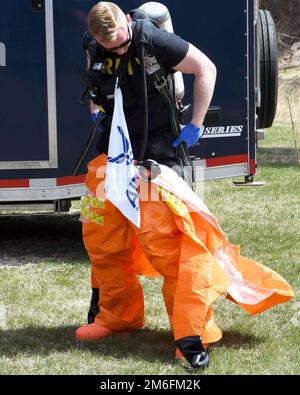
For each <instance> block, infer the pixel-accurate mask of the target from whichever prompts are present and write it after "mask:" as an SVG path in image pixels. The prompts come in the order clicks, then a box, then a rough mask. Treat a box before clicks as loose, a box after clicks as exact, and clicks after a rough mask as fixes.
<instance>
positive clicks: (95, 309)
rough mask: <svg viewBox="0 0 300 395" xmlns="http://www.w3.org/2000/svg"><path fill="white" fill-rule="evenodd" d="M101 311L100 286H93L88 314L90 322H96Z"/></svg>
mask: <svg viewBox="0 0 300 395" xmlns="http://www.w3.org/2000/svg"><path fill="white" fill-rule="evenodd" d="M99 311H100V310H99V288H92V297H91V303H90V309H89V312H88V316H87V320H88V324H92V323H93V322H95V318H96V315H97V314H98V313H99Z"/></svg>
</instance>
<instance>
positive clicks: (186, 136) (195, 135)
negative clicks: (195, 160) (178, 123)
mask: <svg viewBox="0 0 300 395" xmlns="http://www.w3.org/2000/svg"><path fill="white" fill-rule="evenodd" d="M203 132H204V126H203V125H202V126H200V128H197V127H196V126H195V125H193V124H192V123H188V124H187V125H185V127H184V128H183V129H182V130H181V133H180V135H179V136H178V137H177V139H176V140H175V141H174V142H173V144H172V147H173V148H177V147H178V145H179V144H181V143H185V144H186V146H187V148H190V147H191V146H192V145H195V144H196V143H197V141H198V140H199V139H200V138H201V137H202V135H203Z"/></svg>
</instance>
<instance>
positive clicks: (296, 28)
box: [260, 0, 300, 52]
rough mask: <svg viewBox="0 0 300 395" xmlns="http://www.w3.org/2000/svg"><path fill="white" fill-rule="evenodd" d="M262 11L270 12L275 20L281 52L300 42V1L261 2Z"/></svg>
mask: <svg viewBox="0 0 300 395" xmlns="http://www.w3.org/2000/svg"><path fill="white" fill-rule="evenodd" d="M260 9H265V10H269V11H270V12H271V14H272V16H273V18H274V20H275V23H276V27H277V32H278V42H279V48H280V51H281V52H283V51H286V50H289V49H290V47H291V45H293V44H294V43H295V42H298V41H299V42H300V0H261V1H260Z"/></svg>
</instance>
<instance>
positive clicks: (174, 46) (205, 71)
mask: <svg viewBox="0 0 300 395" xmlns="http://www.w3.org/2000/svg"><path fill="white" fill-rule="evenodd" d="M88 24H89V31H90V33H91V35H92V37H91V38H94V39H95V40H96V42H97V45H96V48H94V50H95V51H96V53H97V55H96V56H95V58H94V59H91V57H90V58H89V77H90V79H91V81H92V84H93V86H94V87H95V89H94V90H93V104H92V105H91V109H92V112H97V110H98V109H99V106H100V108H101V112H105V114H106V116H105V118H104V119H103V122H102V133H101V136H100V139H99V141H98V144H97V148H98V151H99V153H100V154H101V155H100V156H99V157H97V158H96V159H94V160H93V161H91V162H90V163H89V165H88V175H87V178H86V185H87V187H88V190H89V193H90V196H89V197H88V203H87V206H86V207H84V210H83V238H84V243H85V246H86V249H87V251H88V254H89V257H90V259H91V263H92V286H93V288H94V289H98V288H100V291H101V295H100V301H99V305H100V311H99V313H98V314H97V315H96V318H95V322H93V323H90V324H88V325H85V326H83V327H81V328H79V329H77V331H76V338H77V339H79V340H100V339H101V338H103V337H105V336H108V335H113V334H118V333H120V332H122V331H130V330H135V329H139V328H142V327H143V324H144V310H143V308H144V306H143V294H142V288H141V286H140V283H139V281H138V279H137V276H136V273H139V269H138V268H137V264H141V266H143V265H144V266H143V269H142V270H141V272H142V273H143V274H145V273H146V274H147V271H148V273H149V274H153V273H154V270H153V269H155V271H156V272H158V273H159V274H160V275H162V276H163V277H164V285H163V289H162V291H163V296H164V301H165V305H166V310H167V313H168V315H169V319H170V323H171V326H172V329H173V332H174V338H175V343H176V345H177V347H178V349H179V350H180V351H181V353H182V354H183V356H184V357H185V358H186V359H187V360H188V362H189V363H190V365H191V366H192V367H193V368H203V367H207V366H208V364H209V356H208V354H207V351H206V347H205V346H204V343H205V344H206V343H212V342H216V341H218V340H219V339H220V338H221V336H222V335H221V331H220V330H219V328H218V327H217V326H216V324H215V322H214V319H213V313H212V309H211V304H212V303H213V301H214V300H215V299H216V298H217V297H218V296H219V295H221V294H222V293H225V292H226V290H227V289H228V280H227V277H228V276H226V274H228V273H229V274H230V273H232V272H233V270H231V271H227V272H228V273H226V274H225V270H222V269H221V267H220V265H219V264H218V262H219V261H220V262H222V259H223V261H224V265H225V263H226V262H227V260H226V257H227V256H226V254H227V253H228V254H229V252H230V254H231V256H232V257H233V256H234V259H237V260H238V259H239V258H238V256H237V255H238V254H237V253H236V250H234V249H233V248H232V249H231V246H230V245H228V243H227V239H226V237H224V234H223V233H222V231H221V230H219V229H218V227H217V225H216V224H215V223H214V222H213V221H211V223H213V226H212V225H211V224H210V223H209V222H204V221H202V220H201V221H198V220H197V218H196V217H195V218H194V217H192V215H190V213H189V211H188V210H187V208H186V206H185V204H184V203H182V202H179V204H173V203H174V202H172V199H171V198H170V196H169V195H167V194H166V193H165V191H163V189H160V188H158V187H157V186H153V188H154V189H155V188H156V191H157V193H158V195H160V197H161V199H155V200H151V199H150V200H140V215H141V226H140V228H138V227H137V226H135V225H133V224H132V223H131V222H130V221H129V220H128V219H127V218H125V217H124V216H123V215H122V214H121V212H120V211H119V210H118V209H117V208H116V207H115V206H114V205H113V204H112V203H111V202H110V201H108V200H106V201H105V202H104V201H103V202H102V201H101V198H103V200H104V197H105V196H104V191H102V192H101V191H99V184H100V183H101V182H102V181H103V180H104V178H105V172H103V171H102V172H99V169H101V168H102V169H103V167H105V165H106V161H107V156H106V155H107V152H108V142H109V132H110V125H111V115H112V113H113V110H114V96H113V94H114V87H115V82H116V79H117V77H118V78H119V84H120V87H121V89H122V93H123V98H124V113H125V117H126V122H127V125H128V130H129V134H130V140H131V144H132V149H133V156H134V158H136V159H138V158H139V155H140V153H141V151H142V146H143V133H144V122H145V119H144V106H143V100H142V98H143V78H142V77H143V72H142V68H143V64H142V62H141V59H140V58H139V50H138V48H139V46H140V45H141V42H142V43H143V45H145V46H149V47H151V51H152V53H153V55H154V56H155V58H156V59H157V61H158V63H159V64H161V65H162V66H163V67H164V69H165V70H166V72H172V71H175V70H177V71H181V72H182V73H186V74H192V75H194V106H193V114H192V120H191V123H190V124H188V125H186V126H184V127H183V129H182V131H181V133H180V135H179V137H178V138H176V139H175V137H174V135H173V133H172V126H171V122H170V113H169V109H168V107H167V106H166V104H165V103H164V101H163V99H162V97H161V95H160V94H159V93H158V91H157V90H156V88H155V86H154V84H153V83H152V82H151V80H150V79H147V91H148V110H149V120H148V121H149V125H148V129H149V133H148V140H147V145H146V150H145V153H144V155H143V158H145V159H148V158H151V159H153V160H155V161H157V162H158V163H160V164H163V165H166V166H169V167H174V166H178V165H179V158H178V153H177V147H178V146H179V145H180V144H181V143H184V144H185V145H186V147H190V146H192V145H193V144H195V143H197V141H198V140H199V138H200V136H201V125H202V123H203V120H204V117H205V114H206V112H207V109H208V106H209V104H210V101H211V98H212V95H213V91H214V85H215V81H216V67H215V66H214V64H213V63H212V62H211V61H210V60H209V59H208V58H207V56H205V55H204V54H203V53H202V52H201V51H200V50H198V49H197V48H195V47H194V46H193V45H192V44H190V43H188V42H186V41H185V40H183V39H181V38H180V37H178V36H176V35H174V34H171V33H168V32H166V31H163V30H161V29H158V28H157V27H156V26H154V25H153V24H152V22H151V21H134V20H132V18H131V17H130V15H125V14H124V13H123V12H122V11H121V10H120V8H119V7H118V6H117V5H116V4H114V3H110V2H103V1H102V2H100V3H98V4H96V5H95V6H94V7H93V8H92V10H91V11H90V13H89V15H88ZM87 42H88V43H86V44H85V47H86V48H88V45H89V43H90V40H89V39H87ZM97 51H98V52H97ZM95 59H96V60H95ZM151 185H152V183H151ZM186 187H187V185H186ZM183 188H185V186H183ZM187 188H188V187H187ZM162 195H164V196H162ZM96 196H97V198H99V197H100V201H99V200H98V199H95V197H96ZM162 197H164V198H165V199H163V198H162ZM177 203H178V202H177ZM206 215H209V214H207V213H206ZM228 251H229V252H228ZM217 257H218V258H219V261H218V259H217ZM146 261H147V262H148V263H149V262H150V264H151V267H150V266H149V264H148V266H147V263H146ZM272 292H273V291H272ZM270 295H271V293H268V298H269V299H268V300H270ZM97 298H98V295H97V294H96V299H97ZM282 298H283V299H279V298H277V299H276V302H274V304H275V303H279V300H280V301H281V300H288V298H289V296H286V295H284V296H282ZM284 298H286V299H284ZM232 300H234V301H236V302H237V303H239V300H238V298H237V297H236V299H234V298H232ZM260 302H261V303H260V304H259V306H260V307H259V308H260V309H261V311H263V309H266V308H268V307H269V306H268V307H266V305H265V304H264V300H262V301H261V300H260ZM257 303H258V302H257ZM240 304H242V303H240ZM245 305H246V304H245V303H244V305H243V307H244V306H245ZM252 305H253V303H252ZM251 308H252V309H253V306H252V307H249V309H251Z"/></svg>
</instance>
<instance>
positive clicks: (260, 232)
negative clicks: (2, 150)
mask: <svg viewBox="0 0 300 395" xmlns="http://www.w3.org/2000/svg"><path fill="white" fill-rule="evenodd" d="M295 158H296V155H295V151H294V146H293V139H292V134H291V130H290V128H289V127H287V126H285V125H279V124H277V126H275V127H273V128H272V129H271V130H269V131H268V133H267V138H266V140H265V141H263V142H262V143H260V149H259V151H258V165H259V167H258V171H257V176H256V180H257V181H259V180H263V181H265V182H266V184H265V185H264V186H260V187H236V186H234V185H233V183H232V180H221V181H210V182H207V183H206V185H205V202H206V204H207V205H208V207H209V208H210V209H211V211H212V212H213V213H214V214H215V215H216V216H217V218H218V220H219V223H220V225H221V226H222V228H223V230H225V231H226V232H227V234H228V236H229V239H230V240H231V242H232V243H234V244H237V245H240V246H241V250H242V254H243V255H245V256H248V257H250V258H253V259H256V260H258V261H260V262H262V263H264V264H265V265H267V266H269V267H271V268H272V269H274V270H275V271H277V272H279V273H280V274H281V275H282V276H283V277H285V278H286V280H287V281H288V282H289V283H290V284H291V285H292V286H293V288H294V290H295V295H296V297H295V300H294V301H292V302H289V303H287V304H284V305H280V306H277V307H275V308H273V309H272V310H270V311H268V312H266V313H263V314H262V315H259V316H255V317H251V316H249V315H247V314H246V313H245V312H244V311H243V310H242V309H241V308H239V307H238V306H236V305H234V304H233V303H231V302H229V301H228V300H226V299H224V298H221V299H219V300H218V301H217V303H216V304H215V305H214V310H215V315H216V320H217V322H218V324H219V326H220V327H221V328H222V331H223V339H222V340H221V341H220V342H219V343H218V344H217V345H215V346H214V347H213V348H212V349H211V350H210V356H211V365H210V367H209V369H207V370H206V371H205V372H198V373H197V374H205V375H206V374H236V375H242V374H259V375H266V374H299V373H300V330H299V328H300V258H299V255H300V254H299V251H300V168H299V166H298V167H297V163H296V159H295ZM0 232H1V235H0V236H1V237H0V249H1V255H0V374H97V375H105V374H124V375H132V374H146V375H147V374H166V375H169V374H187V372H186V371H185V370H184V369H183V367H182V364H181V363H180V362H176V361H175V360H174V351H175V347H174V343H173V339H172V334H171V332H170V329H169V325H168V320H167V314H166V312H165V309H164V305H163V302H162V297H161V292H160V288H161V285H162V283H161V279H156V280H153V279H147V278H141V282H142V285H143V288H144V293H145V305H146V324H145V328H144V329H143V330H140V331H137V332H135V333H131V334H128V335H125V336H121V337H110V338H106V339H104V340H103V341H102V342H98V343H88V344H81V343H80V342H78V341H75V340H74V331H75V329H76V327H77V326H79V325H81V324H83V323H85V321H86V313H87V309H88V305H89V297H90V285H89V278H90V267H89V260H88V258H87V255H86V252H85V250H84V247H83V243H82V240H81V230H80V223H79V222H78V216H77V215H64V216H61V217H51V216H49V215H48V216H47V215H45V216H30V217H14V218H7V217H0Z"/></svg>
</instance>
